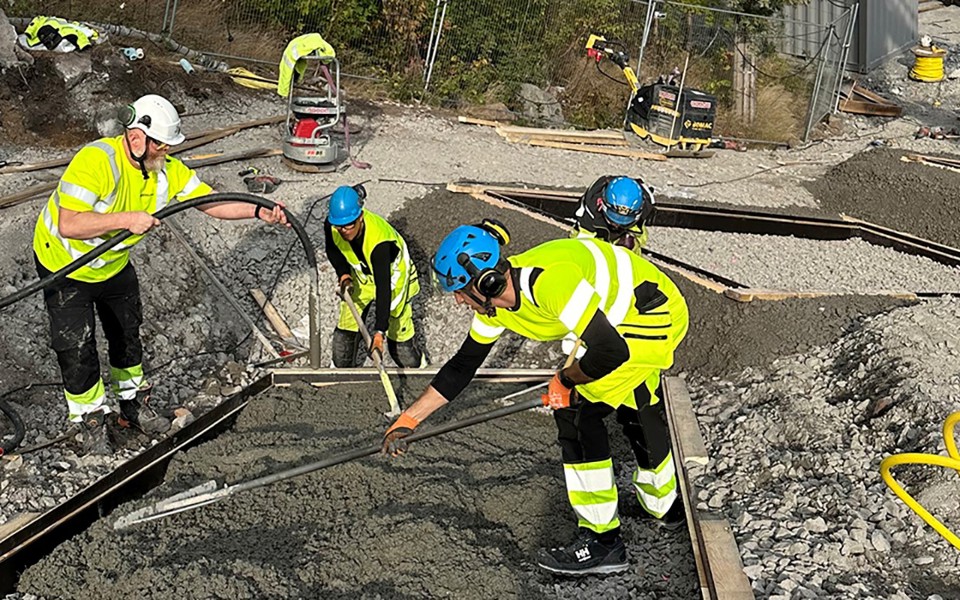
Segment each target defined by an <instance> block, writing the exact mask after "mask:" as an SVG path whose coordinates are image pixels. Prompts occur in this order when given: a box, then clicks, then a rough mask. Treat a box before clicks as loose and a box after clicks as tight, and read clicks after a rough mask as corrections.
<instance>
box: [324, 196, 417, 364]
mask: <svg viewBox="0 0 960 600" xmlns="http://www.w3.org/2000/svg"><path fill="white" fill-rule="evenodd" d="M366 195H367V192H366V190H364V188H363V186H362V185H360V184H358V185H355V186H347V185H344V186H340V187H338V188H337V189H336V190H334V192H333V194H332V195H331V196H330V210H329V212H328V214H327V219H326V221H325V222H324V234H325V235H324V237H325V240H326V251H327V259H329V260H330V264H332V265H333V268H334V270H335V271H336V273H337V281H338V284H337V285H338V288H339V292H340V296H341V298H342V297H343V296H344V294H349V295H350V298H351V299H352V300H353V302H354V304H355V305H356V308H357V311H359V312H360V314H361V317H362V318H366V315H367V311H368V309H369V308H370V303H371V302H375V303H376V307H377V310H376V314H375V324H374V330H373V331H372V332H371V334H370V347H369V348H367V352H368V353H373V352H378V353H379V354H380V357H381V358H382V357H383V344H384V338H386V343H387V347H388V349H389V351H390V356H392V357H393V361H394V362H395V363H397V366H400V367H411V368H417V367H421V366H424V357H423V352H421V350H420V349H419V348H418V347H417V345H416V343H415V341H414V333H415V330H414V327H413V306H412V302H413V297H414V296H416V295H417V294H418V293H420V282H419V279H418V278H417V268H416V266H414V264H413V262H412V261H411V260H410V253H409V252H408V251H407V244H406V242H404V241H403V238H402V237H400V234H399V233H397V230H396V229H394V228H393V227H392V226H391V225H390V223H387V221H386V219H384V218H383V217H381V216H379V215H376V214H374V213H372V212H370V211H369V210H367V209H365V208H363V201H364V198H366ZM359 327H360V326H359V324H358V323H357V321H356V319H354V318H353V313H352V312H350V308H349V307H348V306H347V303H346V302H344V301H341V302H340V318H339V320H338V321H337V326H336V328H335V329H334V330H333V364H334V366H336V367H339V368H344V367H356V366H359V365H360V364H362V362H363V361H362V360H359V359H358V357H357V351H358V349H359V347H360V329H359Z"/></svg>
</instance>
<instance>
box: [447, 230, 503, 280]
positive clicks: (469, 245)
mask: <svg viewBox="0 0 960 600" xmlns="http://www.w3.org/2000/svg"><path fill="white" fill-rule="evenodd" d="M499 261H500V240H498V239H497V238H496V237H495V236H494V235H493V234H492V233H491V232H490V231H487V230H485V229H482V228H481V227H477V226H476V225H461V226H460V227H457V228H456V229H454V230H453V231H452V232H450V234H449V235H447V237H445V238H443V241H442V242H440V246H439V247H438V248H437V253H436V254H434V255H433V272H434V276H435V278H436V279H437V283H438V284H439V285H440V289H442V290H443V291H445V292H455V291H457V290H459V289H462V288H464V287H466V285H467V284H468V283H470V280H471V279H473V277H474V275H476V274H477V273H479V272H481V271H484V270H485V269H493V268H494V267H496V266H497V263H498V262H499ZM467 263H469V265H470V268H469V270H468V268H467Z"/></svg>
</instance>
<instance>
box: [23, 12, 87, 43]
mask: <svg viewBox="0 0 960 600" xmlns="http://www.w3.org/2000/svg"><path fill="white" fill-rule="evenodd" d="M44 26H50V27H53V28H54V29H56V30H57V33H59V34H60V37H62V38H64V39H66V40H68V41H70V42H71V43H72V44H73V45H74V46H76V47H77V50H83V49H85V48H87V47H89V46H90V45H91V44H96V43H99V41H100V33H99V32H98V31H97V30H96V29H94V28H92V27H90V26H89V25H84V24H83V23H78V22H77V21H67V20H66V19H60V18H58V17H43V16H38V17H34V18H33V20H32V21H30V23H29V24H28V25H27V28H26V30H24V32H23V35H24V37H25V38H26V40H27V44H29V45H30V47H31V48H32V47H34V46H39V45H40V44H42V43H43V42H42V41H41V39H40V38H41V37H42V36H41V35H40V29H42V28H43V27H44Z"/></svg>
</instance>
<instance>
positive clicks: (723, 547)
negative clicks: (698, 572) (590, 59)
mask: <svg viewBox="0 0 960 600" xmlns="http://www.w3.org/2000/svg"><path fill="white" fill-rule="evenodd" d="M700 538H701V540H702V542H703V548H704V550H705V551H706V555H707V557H706V558H707V560H706V562H707V565H708V566H709V567H708V568H709V571H710V580H711V584H712V587H713V592H714V597H715V598H716V599H717V600H748V599H749V600H753V598H754V595H753V588H752V587H750V580H749V579H747V575H746V573H744V572H743V562H742V561H741V560H740V549H739V548H738V547H737V541H736V539H735V538H734V537H733V531H732V530H731V529H730V524H729V523H727V520H726V519H724V518H722V517H714V516H713V515H700Z"/></svg>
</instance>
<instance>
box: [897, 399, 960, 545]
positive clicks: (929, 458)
mask: <svg viewBox="0 0 960 600" xmlns="http://www.w3.org/2000/svg"><path fill="white" fill-rule="evenodd" d="M957 423H960V412H955V413H953V414H952V415H950V416H949V417H947V420H946V421H945V422H944V424H943V441H944V443H945V444H946V446H947V454H949V456H940V455H939V454H921V453H918V452H908V453H906V454H894V455H893V456H888V457H887V458H885V459H883V462H881V463H880V475H881V476H882V477H883V481H884V483H886V484H887V486H888V487H889V488H890V489H891V490H893V493H894V494H896V495H897V497H899V498H900V499H901V500H903V502H904V504H906V505H907V506H909V507H910V510H912V511H913V512H915V513H917V514H918V515H919V516H920V518H921V519H923V520H924V521H926V523H927V525H929V526H930V527H933V528H934V529H935V530H936V532H937V533H939V534H940V535H941V536H943V537H944V539H946V540H947V541H948V542H950V543H951V544H953V546H954V547H955V548H956V549H957V550H960V537H957V535H956V534H955V533H953V532H952V531H950V530H949V529H947V527H946V525H944V524H943V523H942V522H941V521H940V520H939V519H937V518H936V517H935V516H933V515H932V514H930V512H929V511H928V510H927V509H925V508H924V507H923V506H921V505H920V503H919V502H917V501H916V500H914V499H913V496H911V495H910V494H908V493H907V491H906V490H904V489H903V486H901V485H900V484H899V483H897V481H896V480H895V479H894V478H893V475H891V474H890V469H892V468H893V467H896V466H898V465H933V466H936V467H945V468H947V469H953V470H955V471H956V472H957V473H958V474H960V452H958V451H957V441H956V438H954V436H953V429H954V427H956V425H957Z"/></svg>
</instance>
